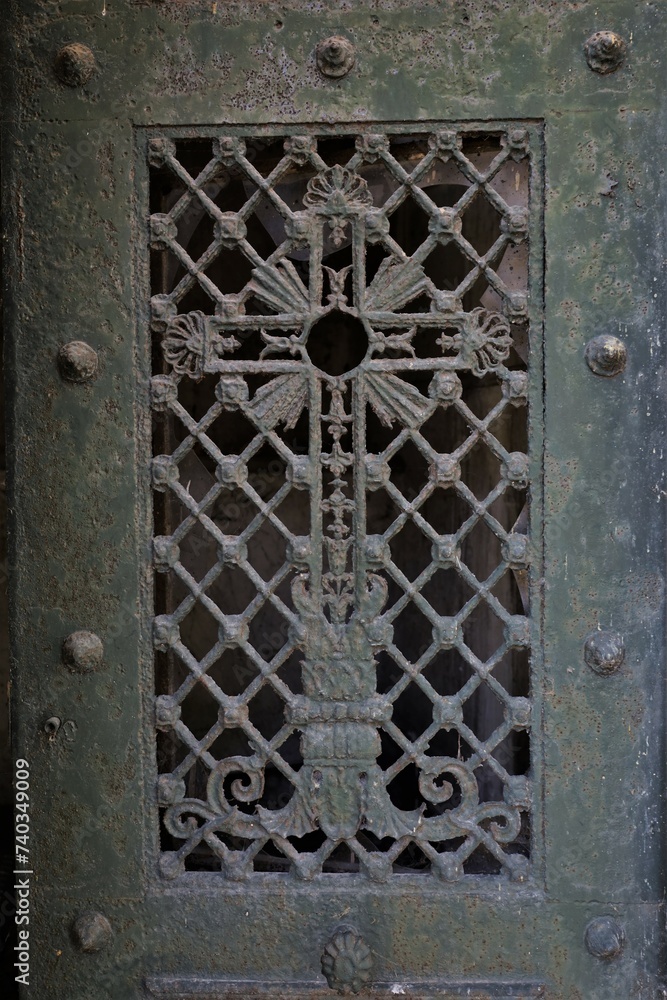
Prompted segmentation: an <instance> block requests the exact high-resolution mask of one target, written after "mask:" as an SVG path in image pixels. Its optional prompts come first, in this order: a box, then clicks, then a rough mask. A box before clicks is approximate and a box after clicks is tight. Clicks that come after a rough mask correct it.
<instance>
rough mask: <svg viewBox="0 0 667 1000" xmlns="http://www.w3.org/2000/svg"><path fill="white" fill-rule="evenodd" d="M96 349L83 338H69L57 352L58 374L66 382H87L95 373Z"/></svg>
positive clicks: (96, 366) (96, 362)
mask: <svg viewBox="0 0 667 1000" xmlns="http://www.w3.org/2000/svg"><path fill="white" fill-rule="evenodd" d="M98 364H99V359H98V357H97V351H96V350H94V348H92V347H91V346H90V344H86V343H85V342H84V341H83V340H71V341H70V342H69V344H65V345H64V346H63V347H61V348H60V351H59V352H58V368H59V369H60V374H61V375H62V377H63V378H64V379H66V380H67V381H68V382H89V381H90V380H91V379H92V378H95V376H96V375H97V368H98Z"/></svg>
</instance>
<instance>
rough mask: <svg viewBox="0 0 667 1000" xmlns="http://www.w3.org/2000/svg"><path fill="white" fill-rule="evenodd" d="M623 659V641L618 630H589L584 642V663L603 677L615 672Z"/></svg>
mask: <svg viewBox="0 0 667 1000" xmlns="http://www.w3.org/2000/svg"><path fill="white" fill-rule="evenodd" d="M624 659H625V643H624V642H623V636H621V635H619V634H618V632H601V631H596V632H591V634H590V635H589V636H588V637H587V639H586V641H585V643H584V660H585V661H586V664H587V665H588V666H589V667H590V668H591V670H593V671H595V673H596V674H600V675H601V676H603V677H606V676H608V675H609V674H615V673H616V671H617V670H618V669H619V667H620V666H621V665H622V663H623V660H624Z"/></svg>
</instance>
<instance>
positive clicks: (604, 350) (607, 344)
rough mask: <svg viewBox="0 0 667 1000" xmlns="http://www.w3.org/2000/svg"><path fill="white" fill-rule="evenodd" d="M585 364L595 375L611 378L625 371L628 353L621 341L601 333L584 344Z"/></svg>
mask: <svg viewBox="0 0 667 1000" xmlns="http://www.w3.org/2000/svg"><path fill="white" fill-rule="evenodd" d="M584 357H585V358H586V364H587V365H588V367H589V368H590V370H591V371H592V372H593V373H594V374H595V375H601V376H602V377H603V378H613V377H614V375H620V374H621V372H622V371H625V366H626V365H627V363H628V351H627V348H626V346H625V344H624V343H623V341H622V340H619V339H618V337H612V336H611V335H610V334H608V333H602V334H600V336H599V337H593V339H592V340H589V341H588V343H587V344H586V349H585V351H584Z"/></svg>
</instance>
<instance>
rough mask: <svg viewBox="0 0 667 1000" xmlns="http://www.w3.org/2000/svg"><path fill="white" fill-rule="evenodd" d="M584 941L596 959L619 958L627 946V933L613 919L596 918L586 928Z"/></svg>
mask: <svg viewBox="0 0 667 1000" xmlns="http://www.w3.org/2000/svg"><path fill="white" fill-rule="evenodd" d="M584 941H585V942H586V947H587V948H588V950H589V951H590V953H591V955H594V956H595V958H602V959H607V960H609V959H612V958H618V956H619V955H620V954H621V952H622V951H623V947H624V945H625V931H624V930H623V927H622V926H621V924H619V922H618V920H615V919H614V918H613V917H595V919H594V920H591V921H590V923H589V924H588V926H587V927H586V932H585V934H584Z"/></svg>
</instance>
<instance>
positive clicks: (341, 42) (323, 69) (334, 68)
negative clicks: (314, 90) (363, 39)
mask: <svg viewBox="0 0 667 1000" xmlns="http://www.w3.org/2000/svg"><path fill="white" fill-rule="evenodd" d="M315 58H316V60H317V68H318V69H319V71H320V73H322V75H323V76H328V77H333V78H334V79H335V78H337V77H341V76H346V75H347V74H348V73H349V72H350V70H351V69H352V67H353V66H354V60H355V55H354V45H353V44H352V42H350V41H349V40H348V39H347V38H342V37H341V36H340V35H332V37H331V38H325V39H324V41H322V42H320V43H319V45H318V46H317V49H316V50H315Z"/></svg>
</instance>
